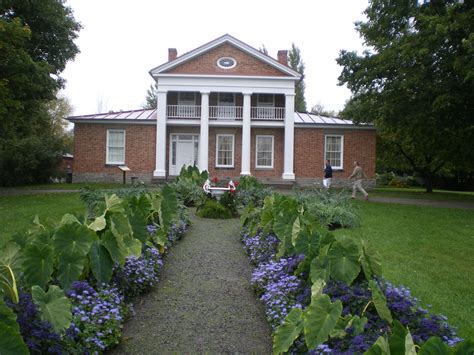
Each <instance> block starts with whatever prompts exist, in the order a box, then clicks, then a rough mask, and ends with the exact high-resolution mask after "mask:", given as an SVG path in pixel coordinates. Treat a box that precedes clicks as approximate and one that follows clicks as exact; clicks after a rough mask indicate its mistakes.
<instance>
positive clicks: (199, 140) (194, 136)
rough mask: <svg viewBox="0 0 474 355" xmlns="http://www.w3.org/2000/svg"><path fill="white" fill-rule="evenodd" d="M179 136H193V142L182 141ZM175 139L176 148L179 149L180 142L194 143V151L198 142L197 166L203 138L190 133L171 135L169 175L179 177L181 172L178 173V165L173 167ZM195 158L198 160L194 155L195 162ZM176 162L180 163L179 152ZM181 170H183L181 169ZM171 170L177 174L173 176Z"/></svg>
mask: <svg viewBox="0 0 474 355" xmlns="http://www.w3.org/2000/svg"><path fill="white" fill-rule="evenodd" d="M179 136H192V137H193V138H192V139H191V140H180V139H179V138H178V137H179ZM173 137H175V142H176V148H178V143H179V142H180V141H186V142H192V143H193V149H194V144H195V143H196V142H197V143H198V156H197V160H196V161H195V164H196V163H197V162H198V161H199V149H200V147H201V137H200V135H199V134H198V133H189V132H181V133H170V136H169V156H168V158H169V164H168V168H169V174H170V176H178V175H179V173H180V172H179V171H177V169H176V168H177V167H176V164H174V165H173ZM196 137H197V139H196ZM193 154H194V150H193ZM194 158H196V157H195V156H194V155H193V160H194ZM176 161H178V152H176ZM179 169H180V170H181V167H180V168H179ZM171 170H174V171H175V172H176V174H172V173H171Z"/></svg>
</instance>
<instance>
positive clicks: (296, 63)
mask: <svg viewBox="0 0 474 355" xmlns="http://www.w3.org/2000/svg"><path fill="white" fill-rule="evenodd" d="M288 62H289V65H290V68H291V69H293V70H294V71H297V72H298V73H300V74H301V80H300V81H299V82H297V83H296V87H295V110H296V111H299V112H306V99H305V97H304V91H305V88H306V86H305V83H304V69H305V65H304V62H303V59H302V58H301V51H300V49H299V48H298V47H296V46H295V44H294V43H292V44H291V51H290V53H289V55H288Z"/></svg>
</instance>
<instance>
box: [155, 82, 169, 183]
mask: <svg viewBox="0 0 474 355" xmlns="http://www.w3.org/2000/svg"><path fill="white" fill-rule="evenodd" d="M166 95H167V92H166V91H158V92H157V110H156V168H155V171H154V172H153V176H154V177H159V178H164V177H166V120H167V117H166Z"/></svg>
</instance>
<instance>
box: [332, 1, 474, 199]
mask: <svg viewBox="0 0 474 355" xmlns="http://www.w3.org/2000/svg"><path fill="white" fill-rule="evenodd" d="M365 15H366V16H367V21H365V22H358V23H357V24H356V29H357V31H358V32H359V34H360V35H361V37H362V38H363V40H364V42H365V44H366V45H367V46H368V49H367V50H366V51H364V53H363V54H362V55H358V54H357V53H355V52H348V51H345V50H343V51H341V52H340V55H339V58H338V59H337V62H338V64H340V65H341V66H342V67H343V70H342V73H341V75H340V77H339V82H340V84H341V85H342V84H347V86H348V87H349V89H350V90H351V91H352V94H353V96H352V98H351V100H350V101H349V103H348V104H347V105H346V108H345V110H344V111H345V112H344V113H345V115H346V116H350V117H352V118H354V119H356V120H357V121H366V120H369V121H370V122H374V123H375V125H376V127H377V130H378V133H379V135H380V136H381V138H382V140H383V141H384V142H385V143H384V144H385V146H386V148H387V151H389V155H391V156H396V157H398V161H399V162H402V164H408V165H409V166H410V167H411V169H412V170H413V171H414V172H417V173H418V174H419V175H420V176H421V177H422V178H423V179H424V181H425V186H426V188H427V191H429V192H430V191H431V190H432V184H433V178H434V176H435V175H436V174H438V173H440V171H441V169H443V168H444V167H456V168H458V169H460V170H472V162H473V161H474V159H473V156H472V154H473V152H474V146H473V142H474V131H473V130H472V112H473V111H474V107H473V102H474V100H473V92H474V90H473V89H474V71H473V69H472V68H473V67H474V65H473V59H472V58H473V53H474V45H473V43H474V39H473V36H472V33H473V30H474V27H473V26H474V7H473V3H472V2H471V1H453V0H443V1H425V2H423V3H420V2H418V1H409V2H400V3H397V4H394V3H393V2H392V1H388V0H377V1H372V2H370V4H369V6H368V8H367V9H366V10H365ZM384 151H385V149H384ZM391 160H392V161H395V160H396V159H391Z"/></svg>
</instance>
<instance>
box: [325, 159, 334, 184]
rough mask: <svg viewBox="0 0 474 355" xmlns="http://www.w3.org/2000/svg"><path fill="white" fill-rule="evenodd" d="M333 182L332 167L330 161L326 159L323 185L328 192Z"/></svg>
mask: <svg viewBox="0 0 474 355" xmlns="http://www.w3.org/2000/svg"><path fill="white" fill-rule="evenodd" d="M331 181H332V166H331V162H330V161H329V159H326V167H325V168H324V179H323V185H324V187H325V188H326V190H328V189H329V188H330V187H331Z"/></svg>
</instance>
